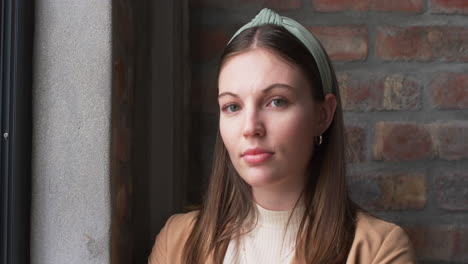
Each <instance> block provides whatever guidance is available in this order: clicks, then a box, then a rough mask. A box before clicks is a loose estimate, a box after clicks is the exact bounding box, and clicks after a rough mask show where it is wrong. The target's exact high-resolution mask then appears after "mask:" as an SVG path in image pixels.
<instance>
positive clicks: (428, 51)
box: [376, 26, 468, 62]
mask: <svg viewBox="0 0 468 264" xmlns="http://www.w3.org/2000/svg"><path fill="white" fill-rule="evenodd" d="M467 46H468V28H467V27H455V26H415V27H394V26H384V27H379V28H378V30H377V37H376V52H377V56H379V57H380V58H382V59H383V60H416V61H431V60H435V59H438V60H442V61H449V62H467V61H468V49H467V48H466V47H467Z"/></svg>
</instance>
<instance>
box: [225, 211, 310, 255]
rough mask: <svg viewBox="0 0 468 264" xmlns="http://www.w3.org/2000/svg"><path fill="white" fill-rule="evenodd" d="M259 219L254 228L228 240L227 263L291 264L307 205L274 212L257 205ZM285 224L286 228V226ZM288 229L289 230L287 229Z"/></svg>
mask: <svg viewBox="0 0 468 264" xmlns="http://www.w3.org/2000/svg"><path fill="white" fill-rule="evenodd" d="M257 210H258V222H257V224H256V225H255V227H254V229H253V230H252V231H251V232H249V233H247V234H245V235H243V236H241V237H240V239H239V240H238V241H237V240H232V241H231V242H230V243H229V246H228V249H227V252H226V255H225V257H224V264H240V263H242V264H262V263H265V264H289V263H290V262H291V260H292V258H293V256H294V247H295V244H296V234H297V229H298V228H299V224H300V221H301V218H302V214H303V213H304V208H296V210H294V213H293V215H292V217H291V220H290V221H289V223H287V222H288V219H289V216H290V214H291V211H271V210H267V209H264V208H262V207H261V206H259V205H257ZM286 224H288V225H287V227H286ZM285 231H286V232H285Z"/></svg>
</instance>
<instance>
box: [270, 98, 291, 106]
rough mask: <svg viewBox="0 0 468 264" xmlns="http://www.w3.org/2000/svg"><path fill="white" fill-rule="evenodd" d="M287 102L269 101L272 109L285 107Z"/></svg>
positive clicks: (280, 100) (283, 100)
mask: <svg viewBox="0 0 468 264" xmlns="http://www.w3.org/2000/svg"><path fill="white" fill-rule="evenodd" d="M287 103H288V102H287V101H286V100H285V99H282V98H275V99H273V100H271V102H270V105H271V106H274V107H282V106H285V105H286V104H287Z"/></svg>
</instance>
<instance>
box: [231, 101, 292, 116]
mask: <svg viewBox="0 0 468 264" xmlns="http://www.w3.org/2000/svg"><path fill="white" fill-rule="evenodd" d="M275 100H279V101H281V102H283V105H281V106H277V107H276V108H280V107H285V106H287V105H288V104H289V102H288V100H286V99H285V98H283V97H275V98H272V99H271V100H270V102H269V103H268V104H267V105H271V103H273V101H275ZM231 106H237V107H239V105H237V104H235V103H230V104H227V105H225V106H223V108H222V110H223V112H226V111H228V108H229V107H231ZM228 112H229V113H235V112H237V111H228Z"/></svg>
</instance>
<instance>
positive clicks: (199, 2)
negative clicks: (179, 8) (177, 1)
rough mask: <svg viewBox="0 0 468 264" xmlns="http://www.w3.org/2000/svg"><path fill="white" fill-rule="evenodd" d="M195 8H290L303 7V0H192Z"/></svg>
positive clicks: (191, 3)
mask: <svg viewBox="0 0 468 264" xmlns="http://www.w3.org/2000/svg"><path fill="white" fill-rule="evenodd" d="M189 2H190V3H189V4H190V7H195V8H256V9H259V8H262V7H269V8H272V9H276V10H290V9H298V8H300V7H301V0H191V1H189Z"/></svg>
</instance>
